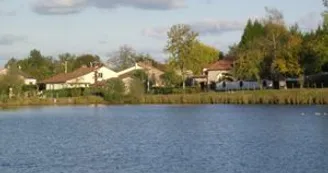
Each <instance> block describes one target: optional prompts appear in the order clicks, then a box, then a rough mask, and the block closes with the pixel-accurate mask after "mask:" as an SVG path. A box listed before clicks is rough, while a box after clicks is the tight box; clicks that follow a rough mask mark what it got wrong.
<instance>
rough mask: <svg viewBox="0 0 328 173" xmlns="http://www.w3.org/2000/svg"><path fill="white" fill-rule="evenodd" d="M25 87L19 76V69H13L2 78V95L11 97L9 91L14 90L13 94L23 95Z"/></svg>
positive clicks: (0, 79)
mask: <svg viewBox="0 0 328 173" xmlns="http://www.w3.org/2000/svg"><path fill="white" fill-rule="evenodd" d="M23 86H24V81H23V79H22V78H21V77H20V76H19V73H18V69H16V68H14V67H12V68H10V69H9V70H8V72H7V74H4V75H1V76H0V94H1V95H6V97H7V96H8V95H9V89H10V88H12V94H14V95H19V94H21V93H22V89H23Z"/></svg>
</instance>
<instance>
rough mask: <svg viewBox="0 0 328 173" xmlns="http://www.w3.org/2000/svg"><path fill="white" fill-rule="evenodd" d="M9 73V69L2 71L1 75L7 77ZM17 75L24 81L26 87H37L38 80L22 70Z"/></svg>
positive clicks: (0, 71)
mask: <svg viewBox="0 0 328 173" xmlns="http://www.w3.org/2000/svg"><path fill="white" fill-rule="evenodd" d="M8 71H9V69H7V68H4V69H0V75H6V74H8ZM17 75H18V76H19V77H20V78H21V79H22V80H24V84H25V85H36V83H37V80H36V79H35V78H34V77H32V76H30V75H28V74H26V73H24V72H22V71H21V70H18V71H17Z"/></svg>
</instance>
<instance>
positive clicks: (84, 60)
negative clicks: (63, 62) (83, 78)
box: [73, 54, 101, 69]
mask: <svg viewBox="0 0 328 173" xmlns="http://www.w3.org/2000/svg"><path fill="white" fill-rule="evenodd" d="M97 63H98V64H99V63H101V61H100V58H99V56H97V55H90V54H85V55H81V56H78V57H76V59H75V60H74V63H73V69H77V68H80V67H81V66H83V65H85V66H88V67H91V66H95V65H96V64H97Z"/></svg>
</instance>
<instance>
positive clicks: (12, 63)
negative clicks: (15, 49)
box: [5, 58, 18, 68]
mask: <svg viewBox="0 0 328 173" xmlns="http://www.w3.org/2000/svg"><path fill="white" fill-rule="evenodd" d="M17 63H18V60H17V59H16V58H10V59H9V60H8V62H7V63H6V64H5V68H10V67H13V66H15V67H17V66H18V65H17Z"/></svg>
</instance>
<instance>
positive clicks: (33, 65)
mask: <svg viewBox="0 0 328 173" xmlns="http://www.w3.org/2000/svg"><path fill="white" fill-rule="evenodd" d="M17 64H18V65H19V66H20V67H21V70H22V71H24V72H25V73H28V74H30V75H31V76H33V77H35V78H36V79H37V80H42V79H45V78H47V77H50V76H52V75H53V74H54V66H53V58H52V57H45V56H43V55H42V54H41V52H40V51H39V50H36V49H33V50H31V52H30V55H29V56H28V57H27V58H26V59H23V60H20V61H18V63H17Z"/></svg>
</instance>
